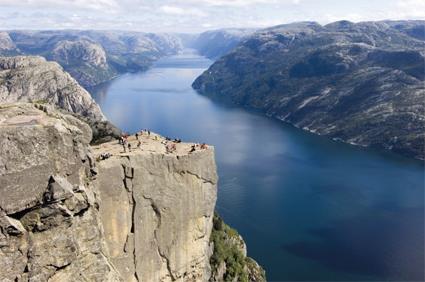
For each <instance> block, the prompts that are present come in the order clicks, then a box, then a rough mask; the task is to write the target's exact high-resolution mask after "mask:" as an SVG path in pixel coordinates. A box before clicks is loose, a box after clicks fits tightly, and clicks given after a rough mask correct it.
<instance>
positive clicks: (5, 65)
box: [0, 56, 105, 121]
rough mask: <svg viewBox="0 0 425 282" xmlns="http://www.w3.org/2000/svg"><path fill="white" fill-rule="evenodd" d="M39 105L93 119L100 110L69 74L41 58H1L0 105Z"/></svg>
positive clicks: (99, 113) (100, 116) (101, 117)
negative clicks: (43, 104) (22, 103)
mask: <svg viewBox="0 0 425 282" xmlns="http://www.w3.org/2000/svg"><path fill="white" fill-rule="evenodd" d="M13 102H39V103H48V104H51V105H55V106H57V107H59V108H61V109H64V110H67V111H69V112H72V113H76V114H79V115H81V116H84V117H87V118H91V119H94V120H100V121H101V120H105V117H104V116H103V113H102V111H101V110H100V107H99V106H98V105H97V104H96V102H95V101H94V100H93V98H92V97H91V96H90V94H89V93H88V92H87V91H86V90H84V88H82V87H81V86H80V85H79V84H78V83H77V82H76V81H75V80H74V79H73V78H72V77H71V76H70V75H69V74H68V73H66V72H65V71H63V69H62V67H60V66H59V65H58V64H57V63H55V62H47V61H46V60H45V59H44V58H42V57H25V56H17V57H0V103H13Z"/></svg>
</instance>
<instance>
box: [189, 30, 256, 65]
mask: <svg viewBox="0 0 425 282" xmlns="http://www.w3.org/2000/svg"><path fill="white" fill-rule="evenodd" d="M254 32H255V29H236V28H228V29H217V30H210V31H206V32H203V33H201V34H199V35H196V36H194V37H193V39H192V40H191V41H189V42H188V43H187V44H186V45H187V46H188V47H191V48H193V49H196V50H197V51H198V52H199V54H201V55H202V56H205V57H207V58H210V59H213V60H215V59H217V58H219V57H221V56H223V55H225V54H226V53H228V52H230V51H231V50H232V49H233V48H235V47H236V46H237V45H238V44H239V43H240V42H241V41H242V40H243V39H244V38H246V37H248V36H249V35H251V34H253V33H254Z"/></svg>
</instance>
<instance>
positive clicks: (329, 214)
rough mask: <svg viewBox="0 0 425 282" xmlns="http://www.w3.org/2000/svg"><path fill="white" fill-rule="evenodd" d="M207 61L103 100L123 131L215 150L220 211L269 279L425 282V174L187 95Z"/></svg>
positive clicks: (170, 65)
mask: <svg viewBox="0 0 425 282" xmlns="http://www.w3.org/2000/svg"><path fill="white" fill-rule="evenodd" d="M210 63H211V61H209V60H207V59H204V58H202V57H198V56H196V55H194V54H193V53H186V54H183V55H181V56H175V57H172V58H168V59H166V60H162V61H160V62H159V63H158V64H157V65H156V67H155V68H153V69H151V70H150V71H148V72H146V73H144V74H132V75H125V76H123V77H121V78H118V79H116V80H115V81H113V82H112V83H110V84H107V85H104V86H102V87H101V88H99V89H96V91H94V97H95V99H96V101H98V103H99V104H100V105H101V108H102V110H103V111H104V113H105V114H106V116H107V117H108V118H109V119H110V120H111V121H112V122H113V123H115V124H116V125H118V126H119V127H120V128H122V129H123V130H126V131H128V132H135V131H136V130H139V129H141V128H150V129H152V130H154V131H157V132H159V133H161V134H163V135H165V136H170V137H178V138H182V139H183V140H192V141H193V140H195V141H198V142H208V143H210V144H213V145H214V146H215V147H216V159H217V164H218V170H219V171H218V172H219V176H220V182H219V198H218V202H217V209H218V211H219V212H220V213H221V214H222V216H223V217H224V219H225V220H226V221H227V222H228V223H230V224H231V225H233V226H235V227H236V228H237V229H238V230H239V231H240V232H241V234H242V235H243V236H244V238H245V239H246V241H247V244H248V251H249V254H250V255H251V256H253V257H254V258H255V259H257V260H258V261H259V262H260V263H261V264H262V265H263V266H264V267H265V268H266V270H267V273H268V278H269V280H271V281H273V280H274V281H277V280H287V281H293V280H327V281H343V280H351V281H360V280H363V281H365V280H376V281H381V280H392V281H400V280H412V279H416V280H417V279H420V278H421V277H423V276H421V275H423V266H422V265H423V262H424V259H423V249H424V244H423V238H424V226H423V220H424V216H423V212H424V203H423V201H424V172H423V166H422V165H421V164H420V163H418V162H416V161H413V160H409V159H405V158H402V157H399V156H396V155H393V154H389V153H380V152H373V151H370V150H365V149H362V148H356V147H352V146H348V145H345V144H340V143H336V142H333V141H329V140H327V139H326V138H322V137H318V136H314V135H312V134H309V133H305V132H302V131H300V130H298V129H294V128H293V127H291V126H287V125H284V124H282V123H280V122H277V121H274V120H271V119H268V118H265V117H263V116H261V115H258V114H254V113H248V112H246V111H244V110H241V109H238V108H235V107H231V106H226V105H221V104H216V103H214V102H212V101H210V100H209V99H207V98H205V97H203V96H200V95H198V94H196V93H195V92H194V91H193V90H192V89H191V87H190V85H191V83H192V81H193V80H194V78H195V77H197V76H198V75H199V74H200V73H202V72H203V71H204V69H205V68H207V66H208V65H209V64H210ZM421 273H422V274H421Z"/></svg>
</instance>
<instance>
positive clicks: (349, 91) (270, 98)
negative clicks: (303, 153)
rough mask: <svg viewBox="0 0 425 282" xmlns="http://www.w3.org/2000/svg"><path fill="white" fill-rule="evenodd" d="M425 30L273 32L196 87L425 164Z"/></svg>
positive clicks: (353, 27)
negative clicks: (424, 32) (424, 160)
mask: <svg viewBox="0 0 425 282" xmlns="http://www.w3.org/2000/svg"><path fill="white" fill-rule="evenodd" d="M424 28H425V22H424V21H411V22H410V21H406V22H401V21H398V22H389V21H383V22H362V23H351V22H348V21H340V22H335V23H331V24H328V25H325V26H322V25H320V24H318V23H315V22H302V23H294V24H288V25H280V26H276V27H272V28H268V29H265V30H261V31H258V32H256V33H255V34H253V35H252V36H250V37H248V38H246V39H244V40H243V41H242V42H241V43H240V44H239V45H238V46H237V47H236V48H235V49H233V50H232V51H231V52H230V53H229V54H227V55H225V56H224V57H222V58H220V59H219V60H218V61H216V62H215V63H214V64H213V65H212V66H211V67H210V68H209V69H208V70H207V71H205V72H204V73H203V74H202V75H201V76H200V77H198V78H197V79H196V80H195V82H194V83H193V87H194V88H195V89H196V90H197V91H199V92H200V93H202V94H204V95H207V96H209V97H212V98H215V99H220V100H225V101H230V102H232V103H235V104H238V105H241V106H244V107H247V108H251V109H255V110H259V111H262V112H263V113H265V114H266V115H268V116H271V117H275V118H277V119H280V120H282V121H285V122H288V123H291V124H293V125H295V126H296V127H299V128H303V129H305V130H308V131H311V132H314V133H316V134H320V135H326V136H329V137H331V138H334V139H338V140H342V141H344V142H348V143H351V144H356V145H361V146H371V147H375V148H379V149H388V150H392V151H394V152H397V153H400V154H403V155H406V156H409V157H414V158H419V159H424V157H425V155H424V140H425V123H424V121H425V105H424V101H425V90H424V78H425V59H424V55H425V51H424V50H425V49H424V47H425V42H424V39H423V37H422V33H421V32H420V31H424Z"/></svg>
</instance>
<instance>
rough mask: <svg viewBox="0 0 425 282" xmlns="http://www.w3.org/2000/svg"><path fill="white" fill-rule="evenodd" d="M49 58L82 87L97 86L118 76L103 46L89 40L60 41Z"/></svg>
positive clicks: (48, 55)
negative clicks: (110, 64)
mask: <svg viewBox="0 0 425 282" xmlns="http://www.w3.org/2000/svg"><path fill="white" fill-rule="evenodd" d="M47 58H48V59H49V60H53V61H56V62H58V63H59V64H60V65H61V66H63V67H64V68H65V70H66V71H68V72H69V73H70V74H71V76H72V77H74V78H75V79H76V80H77V81H79V83H80V84H81V85H96V84H99V83H101V82H105V81H108V80H109V79H111V77H113V76H115V75H116V72H115V71H114V70H113V69H112V68H111V67H110V66H109V65H108V62H107V56H106V52H105V50H104V49H103V48H102V46H101V45H99V44H96V43H94V42H91V41H90V40H87V39H81V40H76V41H69V40H62V41H59V42H58V43H56V44H55V47H54V48H53V50H52V51H51V52H49V53H48V54H47Z"/></svg>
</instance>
